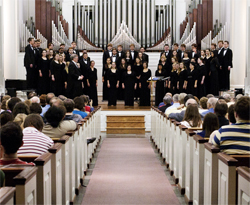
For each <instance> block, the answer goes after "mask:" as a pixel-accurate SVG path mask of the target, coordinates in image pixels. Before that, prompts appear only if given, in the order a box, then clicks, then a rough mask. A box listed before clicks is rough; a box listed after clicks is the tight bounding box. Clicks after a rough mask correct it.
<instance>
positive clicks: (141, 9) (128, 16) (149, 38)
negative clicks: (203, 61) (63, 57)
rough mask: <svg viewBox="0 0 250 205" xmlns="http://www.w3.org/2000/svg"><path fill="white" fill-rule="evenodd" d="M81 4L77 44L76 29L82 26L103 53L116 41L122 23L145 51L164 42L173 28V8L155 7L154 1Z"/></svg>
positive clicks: (77, 4)
mask: <svg viewBox="0 0 250 205" xmlns="http://www.w3.org/2000/svg"><path fill="white" fill-rule="evenodd" d="M82 2H83V1H79V0H75V1H74V6H73V7H74V8H73V22H74V29H73V36H74V40H77V36H78V30H77V27H78V26H80V27H81V28H82V30H83V31H84V33H85V35H86V36H87V38H88V39H89V40H90V41H91V42H92V43H93V44H95V45H96V46H97V47H101V48H104V49H106V46H107V44H108V43H109V42H111V41H112V40H113V39H114V38H115V35H116V34H117V32H118V30H119V28H120V27H121V24H122V22H125V25H126V26H127V28H128V29H129V31H130V33H131V35H132V37H133V40H134V39H135V40H136V41H137V42H138V43H139V44H140V45H141V46H144V47H146V48H147V47H151V46H153V45H154V44H155V43H156V42H157V41H158V40H159V39H161V38H162V36H163V34H164V33H165V32H166V30H167V28H168V27H169V26H170V20H171V18H170V12H171V11H170V6H169V5H168V4H161V5H155V0H94V1H93V2H94V4H88V2H86V3H85V1H84V3H82Z"/></svg>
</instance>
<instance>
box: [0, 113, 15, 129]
mask: <svg viewBox="0 0 250 205" xmlns="http://www.w3.org/2000/svg"><path fill="white" fill-rule="evenodd" d="M13 120H14V118H13V114H12V113H11V112H9V111H6V110H5V111H3V112H2V113H1V114H0V123H1V127H2V126H4V125H5V124H6V123H7V122H11V121H13Z"/></svg>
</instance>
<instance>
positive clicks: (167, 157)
mask: <svg viewBox="0 0 250 205" xmlns="http://www.w3.org/2000/svg"><path fill="white" fill-rule="evenodd" d="M170 130H171V121H170V119H169V118H167V117H166V124H165V138H166V144H165V150H166V151H165V162H166V165H167V168H169V161H170V150H169V147H170V134H171V133H170Z"/></svg>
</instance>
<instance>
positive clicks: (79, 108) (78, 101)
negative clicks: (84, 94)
mask: <svg viewBox="0 0 250 205" xmlns="http://www.w3.org/2000/svg"><path fill="white" fill-rule="evenodd" d="M74 103H75V109H74V110H73V114H78V115H80V116H81V117H82V118H85V117H87V115H88V114H87V113H86V112H85V109H84V107H85V104H84V100H83V98H81V97H75V98H74Z"/></svg>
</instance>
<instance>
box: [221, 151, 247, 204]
mask: <svg viewBox="0 0 250 205" xmlns="http://www.w3.org/2000/svg"><path fill="white" fill-rule="evenodd" d="M218 158H219V165H218V182H219V184H218V203H219V204H235V203H236V202H237V200H236V199H237V198H236V190H237V189H236V187H237V177H236V167H237V166H239V165H240V166H244V165H245V166H247V167H249V162H250V155H227V154H224V153H218Z"/></svg>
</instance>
